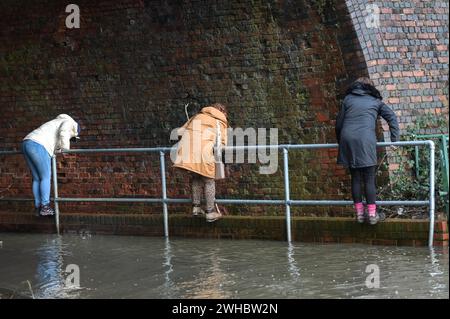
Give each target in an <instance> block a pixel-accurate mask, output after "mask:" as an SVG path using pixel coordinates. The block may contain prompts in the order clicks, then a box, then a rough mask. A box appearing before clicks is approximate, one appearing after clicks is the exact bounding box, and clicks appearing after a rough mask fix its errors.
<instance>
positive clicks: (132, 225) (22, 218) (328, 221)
mask: <svg viewBox="0 0 450 319" xmlns="http://www.w3.org/2000/svg"><path fill="white" fill-rule="evenodd" d="M60 220H61V232H62V233H81V232H89V233H92V234H112V235H141V236H163V217H162V215H160V214H120V215H119V214H114V215H113V214H64V215H62V216H61V217H60ZM291 221H292V239H293V240H294V241H299V242H316V243H364V244H373V245H399V246H426V245H427V241H428V226H429V224H428V221H426V220H409V219H390V220H387V221H384V222H382V223H380V224H378V225H377V226H370V225H360V224H357V223H356V222H355V221H354V220H353V219H352V218H343V217H337V218H336V217H332V218H329V217H292V220H291ZM0 231H17V232H21V231H25V232H47V233H52V232H55V226H54V220H53V218H46V217H35V216H33V215H32V214H29V213H28V214H25V213H10V212H0ZM169 234H170V236H176V237H193V238H219V239H220V238H229V239H267V240H285V238H286V229H285V219H284V217H283V216H262V217H257V216H225V217H224V218H223V219H221V220H219V221H217V222H215V223H207V222H206V221H205V220H204V218H201V217H191V216H187V215H181V214H170V215H169ZM448 238H449V236H448V227H447V222H446V221H438V222H436V227H435V236H434V239H435V245H436V246H448Z"/></svg>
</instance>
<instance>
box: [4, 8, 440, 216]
mask: <svg viewBox="0 0 450 319" xmlns="http://www.w3.org/2000/svg"><path fill="white" fill-rule="evenodd" d="M77 4H78V5H79V7H80V11H81V28H80V29H67V28H66V27H65V18H66V16H67V13H65V6H66V5H67V3H65V2H63V1H50V0H48V1H37V0H33V1H24V0H22V1H11V0H5V1H2V2H1V3H0V9H1V12H2V19H1V20H0V30H1V33H0V108H1V117H0V146H1V147H0V148H1V149H18V148H19V145H20V141H21V139H22V138H23V136H25V135H26V134H27V133H28V132H29V131H31V130H32V129H34V128H35V127H37V126H38V125H40V124H41V123H43V122H45V121H47V120H49V119H51V118H53V117H54V116H56V115H57V114H59V113H68V114H71V115H73V116H74V117H75V118H76V119H78V120H79V121H80V123H81V124H82V126H83V132H82V136H83V139H82V140H81V141H80V142H79V143H78V145H76V147H77V148H95V147H119V146H129V147H151V146H161V145H170V144H171V143H172V142H171V141H170V140H169V134H170V131H171V130H172V129H173V128H175V127H178V126H180V125H181V124H183V122H184V120H185V115H184V104H185V103H188V102H190V103H191V106H190V109H191V113H193V112H195V111H197V110H199V109H200V107H201V106H203V105H206V104H209V103H211V102H216V101H217V102H222V103H224V104H226V105H227V106H228V107H229V113H230V123H231V125H232V126H233V127H242V128H247V127H255V128H258V127H265V128H270V127H277V128H278V129H279V137H280V140H279V142H280V143H328V142H334V141H335V138H334V118H335V114H336V112H337V110H338V104H339V103H338V101H339V99H340V98H341V97H342V92H343V88H344V87H345V85H346V84H348V83H349V81H350V80H352V79H354V78H355V77H356V76H361V75H368V74H369V71H370V70H372V69H368V68H367V66H368V62H367V59H366V58H365V54H364V52H363V51H362V49H361V42H362V40H361V39H360V37H359V34H358V33H357V32H355V26H354V21H353V20H352V17H351V16H350V13H349V9H350V12H353V11H352V10H354V8H352V7H351V6H349V4H347V3H345V2H344V1H306V0H303V1H301V0H300V1H285V2H284V1H283V2H278V1H263V0H261V1H237V0H236V1H234V0H233V1H162V0H161V1H139V0H124V1H95V2H94V1H86V0H84V1H78V2H77ZM356 28H358V25H356ZM407 58H408V57H405V58H404V59H407ZM371 74H373V72H372V73H371ZM392 75H393V76H394V74H392ZM411 102H412V103H414V101H411ZM430 107H432V105H430ZM335 157H336V151H335V150H322V151H308V152H306V151H305V152H291V155H290V167H291V169H292V170H291V187H292V194H291V197H292V198H303V199H321V198H322V199H325V198H331V199H341V198H349V194H350V191H349V187H348V177H347V175H346V173H345V171H344V170H343V169H342V168H341V167H338V166H337V165H336V164H335ZM158 160H159V159H158V156H157V155H135V154H122V155H116V154H102V155H71V156H66V158H64V159H61V160H60V161H59V167H58V169H59V172H60V174H59V182H60V194H61V196H77V197H89V196H92V197H94V196H95V197H112V196H116V197H119V196H149V197H159V196H160V194H161V186H160V176H159V162H158ZM167 160H168V159H167ZM279 163H280V169H279V170H278V172H277V173H276V174H274V175H269V176H263V175H260V174H258V172H257V166H256V165H248V164H245V165H237V164H236V165H231V176H230V178H228V179H227V180H226V181H220V182H219V183H218V187H217V189H218V197H228V198H233V197H234V198H237V197H242V198H282V197H283V194H284V192H283V183H282V171H281V164H282V161H281V158H280V160H279ZM0 172H1V174H0V189H1V191H2V193H0V196H5V197H9V196H20V197H23V196H31V191H30V186H29V184H30V176H29V173H28V172H27V169H26V168H25V165H24V161H23V160H22V158H21V157H20V156H15V157H8V158H6V157H3V158H0ZM188 180H189V178H188V177H187V176H185V175H183V174H180V173H179V172H175V171H174V170H172V169H169V171H168V183H169V186H168V195H169V196H170V197H187V196H188V195H189V193H190V191H189V186H188ZM0 205H1V206H0V207H1V209H11V208H12V207H14V205H12V203H5V202H0ZM129 206H130V205H123V206H121V205H113V206H111V205H100V204H95V205H93V204H88V203H85V204H81V203H77V204H70V205H69V204H64V205H62V209H63V210H64V211H65V212H69V211H77V212H101V211H103V212H105V211H106V212H110V211H127V210H128V209H129ZM132 206H134V207H133V211H134V212H149V211H153V209H155V210H156V211H158V212H159V211H160V207H158V206H145V205H132ZM16 207H17V208H18V209H19V208H20V209H23V207H22V206H21V204H19V205H18V206H17V204H16ZM176 209H177V210H183V209H186V207H185V206H184V207H179V208H176ZM230 211H231V213H237V214H238V213H243V214H261V213H267V214H278V213H280V211H282V208H278V207H275V208H266V207H264V208H262V207H259V208H254V207H234V208H233V209H231V210H230ZM293 212H294V214H300V213H311V212H314V213H318V214H321V215H324V214H325V215H341V214H345V211H344V210H343V209H341V208H308V209H303V210H301V211H300V209H299V208H295V209H293Z"/></svg>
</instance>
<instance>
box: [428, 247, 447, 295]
mask: <svg viewBox="0 0 450 319" xmlns="http://www.w3.org/2000/svg"><path fill="white" fill-rule="evenodd" d="M429 250H430V261H431V266H430V270H429V273H430V277H431V278H430V280H429V283H430V293H431V294H434V293H439V292H443V291H445V289H448V287H447V286H446V285H443V284H442V283H440V282H439V280H438V279H437V278H439V277H440V276H442V275H443V274H444V272H443V271H442V270H441V268H440V263H439V259H438V258H437V255H436V251H435V249H434V247H429Z"/></svg>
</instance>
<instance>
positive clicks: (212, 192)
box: [192, 173, 216, 212]
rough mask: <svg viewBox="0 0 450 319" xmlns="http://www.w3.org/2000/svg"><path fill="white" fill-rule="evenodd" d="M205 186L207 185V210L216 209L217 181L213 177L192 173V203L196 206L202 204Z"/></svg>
mask: <svg viewBox="0 0 450 319" xmlns="http://www.w3.org/2000/svg"><path fill="white" fill-rule="evenodd" d="M203 186H205V199H206V211H207V212H211V211H213V210H214V202H215V201H216V182H215V180H214V179H213V178H208V177H205V176H202V175H199V174H196V173H192V203H193V204H194V206H200V203H201V201H202V188H203Z"/></svg>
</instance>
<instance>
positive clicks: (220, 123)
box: [174, 103, 228, 222]
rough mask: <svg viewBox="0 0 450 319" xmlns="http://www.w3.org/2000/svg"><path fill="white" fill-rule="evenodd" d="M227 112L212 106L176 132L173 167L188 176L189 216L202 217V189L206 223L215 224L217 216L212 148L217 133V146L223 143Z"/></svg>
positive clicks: (224, 143) (219, 105)
mask: <svg viewBox="0 0 450 319" xmlns="http://www.w3.org/2000/svg"><path fill="white" fill-rule="evenodd" d="M227 128H228V120H227V111H226V108H225V106H224V105H222V104H219V103H215V104H212V105H210V106H207V107H204V108H202V110H201V111H200V112H199V113H197V114H196V115H195V116H194V117H192V118H191V119H190V120H189V121H188V122H186V123H185V124H184V125H183V127H181V128H180V129H179V131H178V135H181V140H180V141H179V143H178V145H177V149H176V155H175V159H174V167H177V168H181V169H183V170H186V171H189V172H190V173H191V175H192V203H193V209H192V214H193V215H194V216H197V215H199V214H204V213H205V212H204V211H203V210H202V209H201V206H200V203H201V196H202V188H204V194H205V199H206V220H207V221H208V222H213V221H216V220H217V219H219V218H220V217H221V214H220V212H218V211H217V210H216V209H215V196H216V185H215V177H216V161H215V157H214V145H215V144H216V139H217V134H220V136H221V141H220V143H221V145H222V146H225V145H226V144H227Z"/></svg>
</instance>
